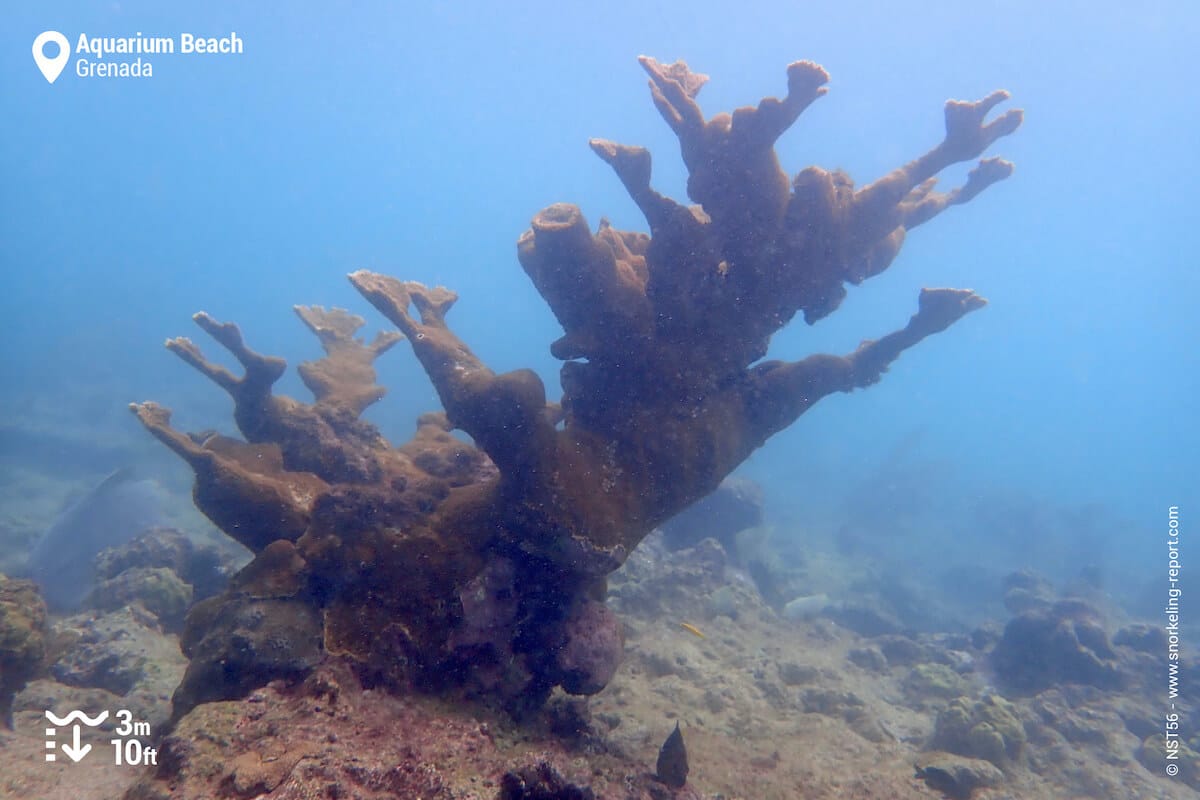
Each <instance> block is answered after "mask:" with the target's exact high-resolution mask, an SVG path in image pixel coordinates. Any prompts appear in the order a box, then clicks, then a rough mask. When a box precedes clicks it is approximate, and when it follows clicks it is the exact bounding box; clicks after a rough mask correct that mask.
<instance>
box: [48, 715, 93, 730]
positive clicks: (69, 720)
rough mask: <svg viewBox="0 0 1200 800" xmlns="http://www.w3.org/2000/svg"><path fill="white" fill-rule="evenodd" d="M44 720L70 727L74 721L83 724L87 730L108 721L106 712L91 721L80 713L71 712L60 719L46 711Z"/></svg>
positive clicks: (90, 718)
mask: <svg viewBox="0 0 1200 800" xmlns="http://www.w3.org/2000/svg"><path fill="white" fill-rule="evenodd" d="M46 719H48V720H50V721H51V722H53V723H54V724H55V725H70V724H71V723H72V722H75V721H76V720H78V721H79V722H82V723H83V724H85V725H87V726H88V727H89V728H94V727H96V726H97V725H99V724H100V723H101V722H104V720H106V719H108V712H107V711H101V712H100V713H99V714H97V715H96V717H95V719H93V718H92V717H89V716H88V715H87V714H84V713H83V712H82V711H72V712H71V713H70V714H67V715H66V716H65V717H60V716H58V715H56V714H55V713H54V712H53V711H47V712H46Z"/></svg>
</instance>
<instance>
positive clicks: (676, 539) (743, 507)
mask: <svg viewBox="0 0 1200 800" xmlns="http://www.w3.org/2000/svg"><path fill="white" fill-rule="evenodd" d="M762 518H763V510H762V489H761V488H759V486H758V485H757V484H756V483H754V482H753V481H749V480H746V479H744V478H726V479H725V480H723V481H722V482H721V485H720V486H718V487H717V490H716V491H715V492H713V493H712V494H710V495H708V496H707V497H705V498H704V499H703V500H700V501H699V502H698V503H695V504H694V505H692V506H691V507H690V508H688V509H686V510H684V511H683V512H681V513H679V514H677V515H675V516H674V517H672V518H671V519H670V520H669V521H668V522H666V523H665V524H664V525H663V526H662V531H663V535H664V541H665V542H666V545H667V548H668V549H670V550H682V549H684V548H686V547H693V546H695V545H697V544H699V543H700V542H701V541H703V540H704V539H710V538H711V539H716V540H717V541H718V542H720V544H721V546H722V547H724V548H725V552H727V553H733V552H735V549H736V548H735V542H734V537H735V536H736V535H737V533H738V532H739V531H742V530H744V529H746V528H754V527H757V526H759V525H762Z"/></svg>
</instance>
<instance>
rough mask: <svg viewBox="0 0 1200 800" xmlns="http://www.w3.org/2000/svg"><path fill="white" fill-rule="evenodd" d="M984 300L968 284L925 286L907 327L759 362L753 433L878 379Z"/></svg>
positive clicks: (775, 428)
mask: <svg viewBox="0 0 1200 800" xmlns="http://www.w3.org/2000/svg"><path fill="white" fill-rule="evenodd" d="M985 305H987V301H986V300H984V299H983V298H982V297H980V296H979V295H977V294H975V293H974V292H972V291H970V290H969V289H922V290H921V295H920V298H919V301H918V310H917V313H916V314H914V315H913V316H912V318H911V319H909V321H908V324H907V325H906V326H904V328H902V329H900V330H898V331H895V332H893V333H890V334H888V335H887V336H884V337H883V338H881V339H876V340H868V341H866V342H863V343H862V344H861V345H859V347H858V349H857V350H855V351H854V352H853V353H851V354H850V355H848V356H843V357H838V356H829V355H817V356H810V357H808V358H806V359H804V360H803V361H795V362H791V363H783V362H778V361H772V362H768V363H765V364H762V365H759V366H757V367H755V368H754V369H753V370H751V375H752V377H753V385H752V388H751V389H750V390H749V392H748V395H747V409H748V419H750V420H752V421H753V425H754V431H753V433H752V435H753V436H754V437H757V438H758V439H759V440H760V441H765V440H766V439H767V438H768V437H770V436H771V435H773V434H775V433H777V432H779V431H781V430H783V429H784V428H786V427H787V426H789V425H791V424H792V423H793V422H795V421H796V419H797V418H798V417H799V416H800V415H801V414H803V413H804V412H805V411H807V410H808V409H810V408H812V406H813V405H814V404H816V402H817V401H818V400H820V399H821V398H823V397H825V396H827V395H829V394H832V393H833V392H849V391H853V390H854V389H865V388H866V387H868V386H871V385H872V384H874V383H877V382H878V381H879V379H880V378H882V377H883V373H884V372H886V371H887V369H888V366H890V365H891V363H892V362H893V361H895V360H896V359H897V358H898V357H899V356H900V354H901V353H903V352H904V351H905V350H907V349H908V348H910V347H912V346H913V345H915V344H917V343H918V342H920V341H921V340H922V339H924V338H925V337H926V336H929V335H931V334H934V333H939V332H941V331H943V330H945V329H946V328H948V327H950V325H952V324H954V322H956V321H957V320H959V319H961V318H962V317H963V316H965V315H966V314H969V313H970V312H972V311H975V310H978V309H980V308H983V307H984V306H985Z"/></svg>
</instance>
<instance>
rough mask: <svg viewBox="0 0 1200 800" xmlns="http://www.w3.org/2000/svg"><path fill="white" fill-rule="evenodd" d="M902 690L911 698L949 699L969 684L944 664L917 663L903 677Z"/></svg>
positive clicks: (925, 699)
mask: <svg viewBox="0 0 1200 800" xmlns="http://www.w3.org/2000/svg"><path fill="white" fill-rule="evenodd" d="M903 686H904V692H905V694H907V695H908V696H909V698H911V699H912V700H915V701H917V702H918V703H922V702H924V701H927V700H950V699H953V698H955V697H960V696H962V695H963V694H965V693H966V692H967V691H968V690H969V689H970V685H969V684H968V683H967V681H966V680H964V679H963V677H962V676H961V675H959V674H958V673H957V672H955V671H954V669H952V668H951V667H948V666H946V665H945V664H918V665H917V666H915V667H913V668H912V670H911V671H909V673H908V675H907V676H905V678H904V684H903Z"/></svg>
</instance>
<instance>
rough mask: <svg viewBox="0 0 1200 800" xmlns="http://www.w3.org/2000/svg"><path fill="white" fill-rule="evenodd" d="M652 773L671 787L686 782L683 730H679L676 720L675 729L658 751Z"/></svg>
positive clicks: (686, 766) (685, 753)
mask: <svg viewBox="0 0 1200 800" xmlns="http://www.w3.org/2000/svg"><path fill="white" fill-rule="evenodd" d="M654 774H655V777H657V778H658V779H659V780H660V781H662V782H663V783H665V784H666V785H667V786H669V787H671V788H672V789H678V788H680V787H681V786H683V785H684V784H685V783H687V776H688V760H687V748H686V747H684V746H683V732H682V731H680V730H679V723H678V722H676V723H675V730H673V731H672V732H671V735H670V736H668V737H667V740H666V741H665V742H663V746H662V749H661V750H659V751H658V763H657V764H655V765H654Z"/></svg>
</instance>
